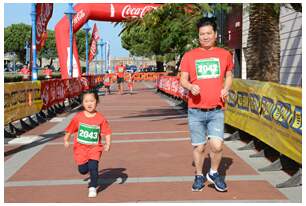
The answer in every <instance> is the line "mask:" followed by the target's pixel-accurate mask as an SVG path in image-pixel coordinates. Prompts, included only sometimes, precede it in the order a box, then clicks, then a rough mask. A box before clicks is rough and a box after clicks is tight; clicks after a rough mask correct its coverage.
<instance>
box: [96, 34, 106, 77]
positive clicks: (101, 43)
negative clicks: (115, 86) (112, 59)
mask: <svg viewBox="0 0 306 206" xmlns="http://www.w3.org/2000/svg"><path fill="white" fill-rule="evenodd" d="M97 44H98V46H100V54H101V72H102V74H103V73H104V72H103V45H104V43H103V40H102V38H101V39H100V41H98V43H97ZM95 73H97V71H95Z"/></svg>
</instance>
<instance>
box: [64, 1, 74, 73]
mask: <svg viewBox="0 0 306 206" xmlns="http://www.w3.org/2000/svg"><path fill="white" fill-rule="evenodd" d="M72 5H73V3H69V4H68V9H67V10H66V11H65V14H66V15H67V17H68V20H69V42H70V43H69V46H70V51H69V54H70V56H69V57H70V61H69V62H70V65H69V67H70V68H69V76H70V77H71V78H72V77H73V70H72V68H73V67H72V66H73V65H72V64H73V62H72V61H73V50H72V47H73V25H72V18H73V16H74V15H75V14H76V12H75V11H74V9H73V7H72Z"/></svg>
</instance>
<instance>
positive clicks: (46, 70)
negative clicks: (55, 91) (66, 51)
mask: <svg viewBox="0 0 306 206" xmlns="http://www.w3.org/2000/svg"><path fill="white" fill-rule="evenodd" d="M43 74H44V75H45V78H46V79H51V77H52V69H50V68H49V67H47V66H46V67H45V68H44V70H43Z"/></svg>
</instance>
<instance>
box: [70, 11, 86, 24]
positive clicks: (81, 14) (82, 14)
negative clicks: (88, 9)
mask: <svg viewBox="0 0 306 206" xmlns="http://www.w3.org/2000/svg"><path fill="white" fill-rule="evenodd" d="M84 17H85V12H84V11H83V9H81V10H80V11H78V13H77V14H76V15H75V16H74V18H73V26H75V25H76V24H78V23H79V22H80V21H81V20H82V19H83V18H84Z"/></svg>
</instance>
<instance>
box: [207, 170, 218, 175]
mask: <svg viewBox="0 0 306 206" xmlns="http://www.w3.org/2000/svg"><path fill="white" fill-rule="evenodd" d="M217 172H218V171H216V170H213V169H211V168H210V171H209V174H210V175H214V174H215V173H217Z"/></svg>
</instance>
